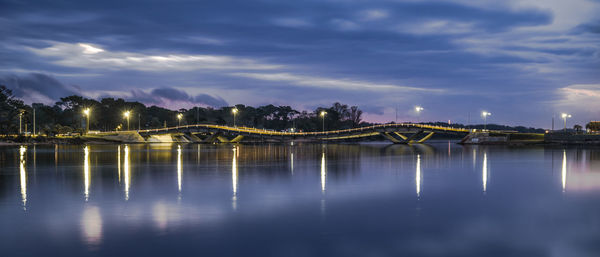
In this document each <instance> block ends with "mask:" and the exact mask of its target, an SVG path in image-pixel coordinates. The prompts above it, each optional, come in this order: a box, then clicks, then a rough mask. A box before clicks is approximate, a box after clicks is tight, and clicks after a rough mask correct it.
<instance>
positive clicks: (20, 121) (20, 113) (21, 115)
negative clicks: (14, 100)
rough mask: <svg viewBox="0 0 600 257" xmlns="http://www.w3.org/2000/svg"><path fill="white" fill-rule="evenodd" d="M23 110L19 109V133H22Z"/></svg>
mask: <svg viewBox="0 0 600 257" xmlns="http://www.w3.org/2000/svg"><path fill="white" fill-rule="evenodd" d="M22 120H23V111H19V135H21V134H22V133H23V129H22V125H21V124H22Z"/></svg>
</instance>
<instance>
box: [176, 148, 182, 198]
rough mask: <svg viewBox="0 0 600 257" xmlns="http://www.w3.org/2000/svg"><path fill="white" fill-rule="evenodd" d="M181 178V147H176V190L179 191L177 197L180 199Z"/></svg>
mask: <svg viewBox="0 0 600 257" xmlns="http://www.w3.org/2000/svg"><path fill="white" fill-rule="evenodd" d="M182 177H183V167H182V160H181V145H177V188H178V190H179V197H181V184H182Z"/></svg>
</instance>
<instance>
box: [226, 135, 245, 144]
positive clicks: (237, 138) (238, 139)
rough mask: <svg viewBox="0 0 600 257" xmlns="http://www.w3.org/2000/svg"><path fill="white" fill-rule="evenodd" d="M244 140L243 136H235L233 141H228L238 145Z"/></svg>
mask: <svg viewBox="0 0 600 257" xmlns="http://www.w3.org/2000/svg"><path fill="white" fill-rule="evenodd" d="M242 139H244V136H243V135H237V136H236V137H235V138H234V139H231V140H229V143H239V142H240V141H242Z"/></svg>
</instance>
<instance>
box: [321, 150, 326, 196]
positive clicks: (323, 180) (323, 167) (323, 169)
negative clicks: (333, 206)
mask: <svg viewBox="0 0 600 257" xmlns="http://www.w3.org/2000/svg"><path fill="white" fill-rule="evenodd" d="M326 183H327V164H326V163H325V152H323V153H322V154H321V192H323V193H325V184H326Z"/></svg>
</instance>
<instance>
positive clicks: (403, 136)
mask: <svg viewBox="0 0 600 257" xmlns="http://www.w3.org/2000/svg"><path fill="white" fill-rule="evenodd" d="M394 134H396V136H398V137H400V138H402V140H406V139H407V137H406V136H405V135H402V134H400V133H398V132H394Z"/></svg>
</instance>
